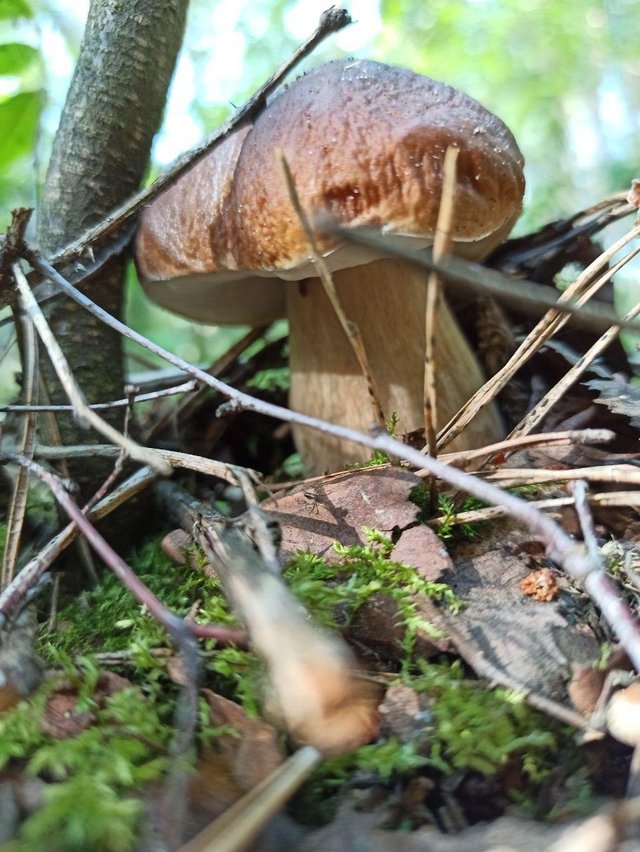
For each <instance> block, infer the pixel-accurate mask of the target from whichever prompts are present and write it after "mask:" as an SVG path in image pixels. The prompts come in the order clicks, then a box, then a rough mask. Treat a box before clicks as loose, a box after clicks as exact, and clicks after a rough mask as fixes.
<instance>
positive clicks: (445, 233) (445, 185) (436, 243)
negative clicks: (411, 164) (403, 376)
mask: <svg viewBox="0 0 640 852" xmlns="http://www.w3.org/2000/svg"><path fill="white" fill-rule="evenodd" d="M459 153H460V150H459V149H458V148H453V147H451V146H447V150H446V151H445V153H444V163H443V166H442V196H441V199H440V209H439V210H438V220H437V222H436V233H435V237H434V240H433V256H434V258H435V259H436V260H442V258H443V257H446V255H447V254H448V253H449V251H450V250H451V242H452V239H451V228H452V226H453V214H454V207H455V188H456V167H457V162H458V154H459ZM441 301H442V281H441V279H440V276H439V275H438V273H437V272H431V273H430V274H429V278H428V280H427V305H426V317H425V353H424V394H423V399H424V435H425V439H426V446H425V450H426V451H427V452H428V453H429V455H431V456H435V455H436V452H437V447H436V430H437V423H438V395H437V392H436V370H437V366H438V365H437V363H436V334H437V316H438V309H439V307H440V302H441Z"/></svg>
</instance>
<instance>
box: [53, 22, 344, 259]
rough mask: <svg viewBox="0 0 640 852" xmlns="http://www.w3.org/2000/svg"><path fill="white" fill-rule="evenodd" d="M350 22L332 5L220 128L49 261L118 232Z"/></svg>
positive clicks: (67, 256) (261, 106)
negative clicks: (305, 59) (325, 40)
mask: <svg viewBox="0 0 640 852" xmlns="http://www.w3.org/2000/svg"><path fill="white" fill-rule="evenodd" d="M350 23H351V18H350V16H349V15H348V13H347V12H346V11H345V10H344V9H336V8H335V7H334V6H332V7H331V8H330V9H328V10H327V11H326V12H323V14H322V15H321V17H320V21H319V23H318V27H317V28H316V30H315V32H313V33H312V35H311V36H310V37H309V38H308V39H307V40H306V41H305V42H304V43H303V44H301V45H300V47H298V48H297V49H296V50H295V51H294V53H293V54H292V55H291V57H290V58H289V59H288V60H287V61H286V62H284V63H283V64H282V65H281V66H280V68H278V70H277V71H276V72H275V74H273V75H272V76H271V77H270V78H269V79H268V80H267V81H266V83H264V84H263V85H262V86H260V88H259V89H258V90H257V91H256V92H255V94H254V95H253V96H252V97H251V98H250V99H249V100H248V101H247V102H246V103H245V104H243V106H241V107H240V109H238V110H237V111H236V112H235V113H234V114H233V116H232V117H231V118H230V119H229V120H228V121H227V122H225V123H224V124H223V125H222V127H219V128H218V129H217V130H215V131H214V132H213V133H212V134H211V135H209V136H208V137H207V138H206V139H204V140H203V141H202V142H201V143H200V144H199V145H197V146H196V147H195V148H192V149H191V150H190V151H187V152H186V153H185V154H183V155H182V156H180V157H179V158H178V159H177V160H176V161H175V162H174V163H173V165H172V166H171V167H170V168H169V169H167V171H166V172H163V173H162V174H161V175H160V177H158V178H157V180H155V181H154V182H153V184H152V185H151V186H150V187H147V188H146V189H143V190H141V191H140V192H138V193H137V194H136V195H134V196H133V197H132V198H130V199H129V200H128V201H126V202H125V203H124V204H123V205H121V206H120V207H118V208H116V209H115V210H113V211H112V212H111V213H110V214H109V215H108V216H107V217H105V218H104V219H103V220H102V221H101V222H99V223H98V224H97V225H95V226H93V227H91V228H89V229H88V230H87V231H85V233H84V234H82V235H81V236H80V237H79V238H78V239H77V240H74V242H73V243H71V244H70V245H68V246H65V247H64V248H62V249H60V251H57V252H56V253H55V254H54V255H53V256H52V257H51V259H50V262H51V263H52V264H53V265H54V266H61V265H63V264H67V263H69V262H70V261H72V260H74V259H76V258H80V257H82V256H83V255H84V254H85V253H86V251H87V249H89V248H91V247H95V246H96V245H99V244H101V243H103V242H104V241H105V240H107V239H108V238H109V237H110V236H111V235H112V234H115V233H116V232H117V231H119V230H120V229H121V228H122V227H123V226H124V225H126V224H127V223H128V222H130V221H131V219H132V218H133V217H134V216H135V215H137V214H138V213H139V212H140V211H141V210H142V208H143V207H145V206H146V205H148V204H149V203H150V202H151V201H152V200H153V199H154V198H156V197H157V196H158V195H160V193H161V192H163V191H164V190H165V189H167V188H168V187H169V186H171V184H173V183H175V181H176V180H177V179H178V178H179V177H180V176H181V175H182V174H184V172H185V171H186V170H187V169H188V168H190V167H191V166H193V165H195V163H197V162H198V161H199V160H201V159H202V158H203V157H204V156H205V155H206V154H208V153H209V151H210V150H211V149H212V148H213V147H214V146H215V145H217V144H219V143H220V142H221V141H222V140H223V139H225V138H226V137H227V136H229V135H230V134H231V133H233V131H234V130H236V129H237V128H238V127H240V126H241V125H243V124H245V123H247V122H249V121H251V120H252V119H253V118H255V117H256V116H257V115H258V114H259V113H260V112H261V111H262V110H263V109H264V106H265V104H266V101H267V98H268V97H269V95H271V94H272V93H273V92H274V91H275V90H276V89H277V88H278V86H279V85H280V84H281V83H282V81H283V80H284V78H285V77H286V76H287V74H289V73H290V72H291V71H292V70H293V69H294V68H295V67H296V65H298V63H299V62H300V61H301V60H302V59H304V57H305V56H308V55H309V54H310V53H311V52H312V51H313V50H315V48H316V47H317V46H318V45H319V44H320V43H321V42H322V41H323V40H324V39H325V38H327V36H329V35H332V34H333V33H336V32H338V31H339V30H341V29H343V28H344V27H346V26H348V25H349V24H350Z"/></svg>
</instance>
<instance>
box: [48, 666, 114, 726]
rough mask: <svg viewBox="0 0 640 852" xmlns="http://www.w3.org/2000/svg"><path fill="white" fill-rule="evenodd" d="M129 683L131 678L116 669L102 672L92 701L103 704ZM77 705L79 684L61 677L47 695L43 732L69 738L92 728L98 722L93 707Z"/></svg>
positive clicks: (98, 704) (98, 705)
mask: <svg viewBox="0 0 640 852" xmlns="http://www.w3.org/2000/svg"><path fill="white" fill-rule="evenodd" d="M130 686H131V681H129V680H127V679H126V678H124V677H121V676H120V675H118V674H115V673H114V672H101V673H100V675H99V677H98V680H97V683H96V688H95V690H94V692H93V695H92V696H91V698H92V701H93V702H94V705H95V706H97V707H103V706H104V702H105V699H106V698H110V697H111V696H112V695H115V693H116V692H120V691H121V690H123V689H127V688H128V687H130ZM77 704H78V689H77V686H76V685H75V684H73V683H71V681H69V680H62V681H61V682H60V683H59V684H58V685H57V686H56V688H55V689H54V690H53V692H52V693H51V694H50V695H49V697H48V698H47V703H46V704H45V707H44V712H43V714H42V721H41V723H40V730H41V732H42V733H43V734H44V735H45V736H46V737H53V739H56V740H66V739H69V738H70V737H76V736H78V734H81V733H82V731H85V730H86V729H87V728H89V727H91V725H93V723H94V722H95V721H96V714H95V713H94V712H93V711H92V710H80V711H78V710H76V706H77Z"/></svg>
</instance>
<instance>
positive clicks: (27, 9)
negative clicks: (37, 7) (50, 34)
mask: <svg viewBox="0 0 640 852" xmlns="http://www.w3.org/2000/svg"><path fill="white" fill-rule="evenodd" d="M32 16H33V12H32V11H31V6H29V4H28V3H27V0H0V21H6V20H8V19H9V18H31V17H32Z"/></svg>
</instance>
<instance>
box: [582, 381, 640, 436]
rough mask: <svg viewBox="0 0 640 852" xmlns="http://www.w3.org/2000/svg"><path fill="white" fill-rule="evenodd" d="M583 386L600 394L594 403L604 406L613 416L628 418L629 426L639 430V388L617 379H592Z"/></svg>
mask: <svg viewBox="0 0 640 852" xmlns="http://www.w3.org/2000/svg"><path fill="white" fill-rule="evenodd" d="M585 385H586V386H587V387H588V388H589V390H593V391H597V392H598V393H599V394H600V396H599V398H598V399H595V400H594V402H597V403H599V404H600V405H606V406H607V408H608V409H609V411H611V412H612V413H613V414H623V415H624V416H625V417H630V418H631V425H632V426H636V427H637V428H640V388H636V387H634V386H633V385H630V384H628V382H622V381H619V380H618V379H592V380H591V381H590V382H585Z"/></svg>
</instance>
